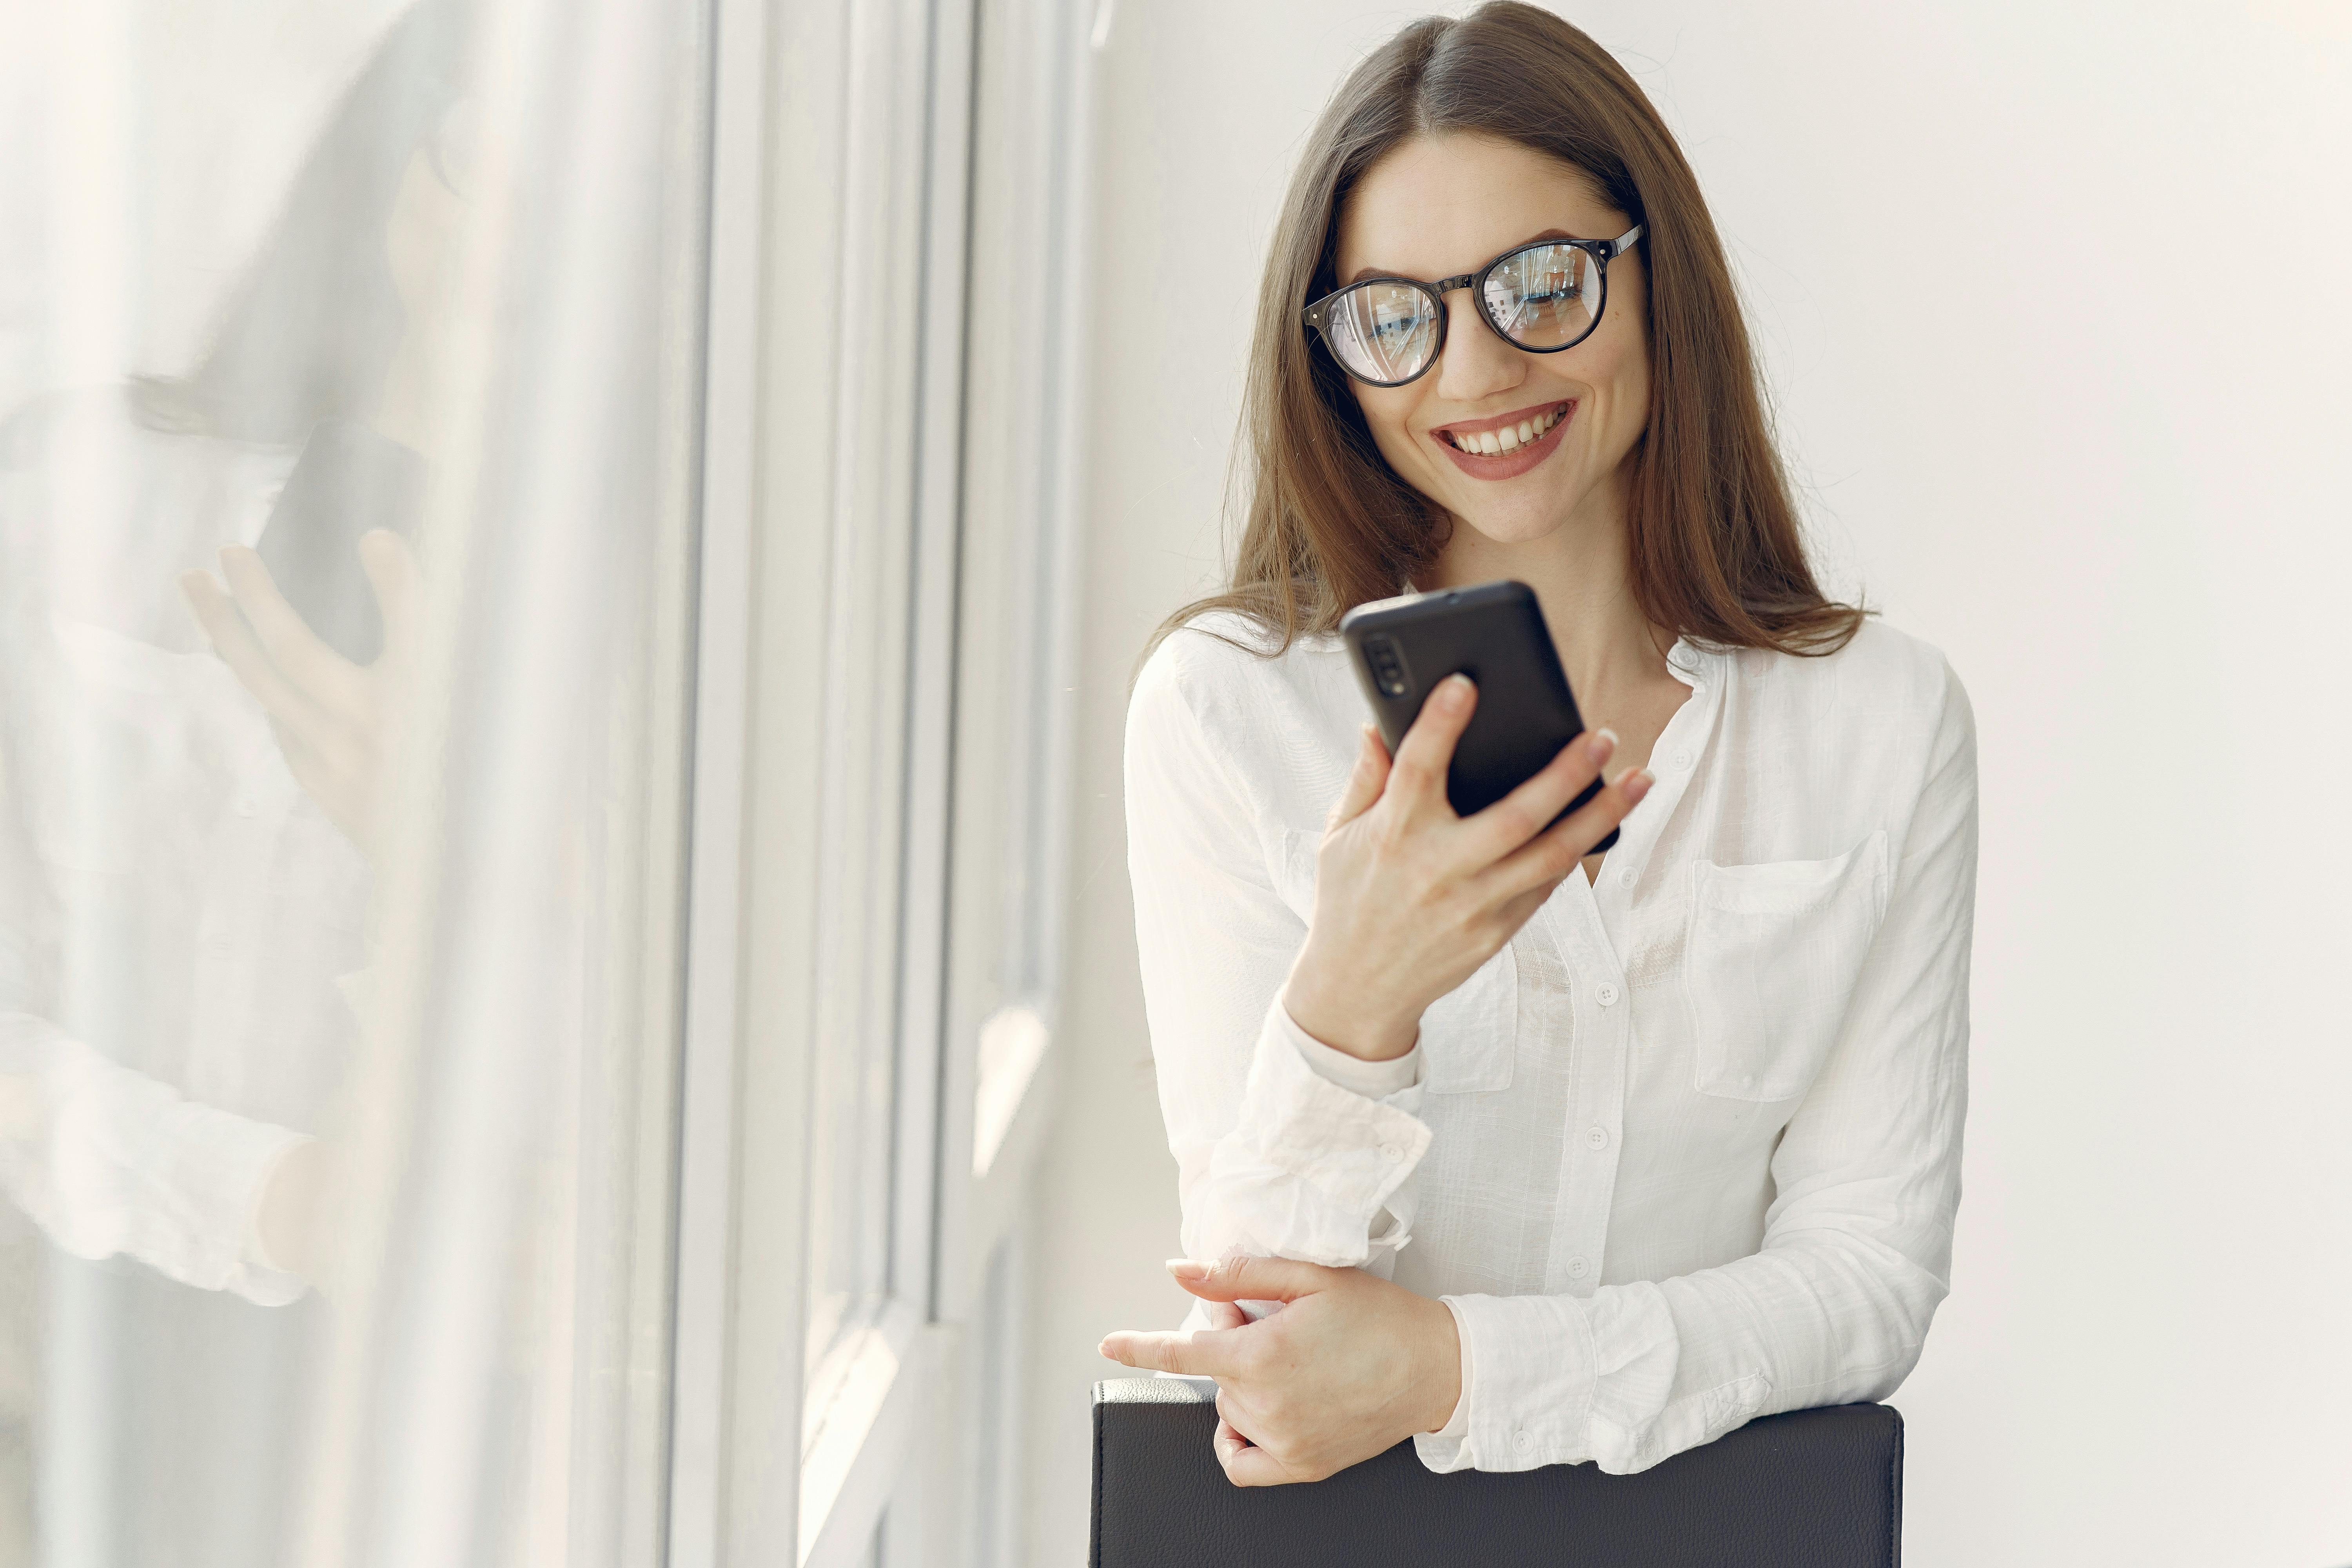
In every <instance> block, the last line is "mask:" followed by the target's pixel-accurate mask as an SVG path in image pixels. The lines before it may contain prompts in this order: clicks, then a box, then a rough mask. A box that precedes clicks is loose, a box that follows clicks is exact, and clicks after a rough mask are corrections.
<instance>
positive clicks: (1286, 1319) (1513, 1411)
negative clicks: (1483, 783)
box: [1104, 3, 1976, 1484]
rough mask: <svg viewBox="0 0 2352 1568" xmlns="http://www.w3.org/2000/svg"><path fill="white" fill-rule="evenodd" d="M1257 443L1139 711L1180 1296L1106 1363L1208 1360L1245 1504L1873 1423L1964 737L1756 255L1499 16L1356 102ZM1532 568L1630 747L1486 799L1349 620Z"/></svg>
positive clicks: (1962, 961)
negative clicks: (1789, 355) (1854, 559)
mask: <svg viewBox="0 0 2352 1568" xmlns="http://www.w3.org/2000/svg"><path fill="white" fill-rule="evenodd" d="M1431 279H1433V280H1434V281H1430V280H1431ZM1465 305H1466V306H1468V307H1469V309H1468V311H1467V313H1466V314H1465V311H1464V307H1465ZM1473 318H1475V320H1474V319H1473ZM1244 426H1245V428H1244V438H1245V440H1246V442H1247V445H1248V451H1249V455H1250V457H1251V458H1252V461H1253V478H1254V481H1255V482H1254V487H1253V490H1252V495H1251V501H1250V507H1249V513H1248V520H1247V526H1246V529H1245V531H1244V534H1243V537H1242V540H1241V547H1240V553H1239V557H1238V560H1237V561H1236V563H1235V565H1234V573H1233V577H1232V580H1231V583H1230V584H1229V587H1228V589H1227V591H1226V592H1225V593H1224V594H1223V595H1218V596H1217V597H1215V598H1213V599H1210V600H1207V601H1204V602H1202V603H1200V604H1196V605H1191V606H1188V607H1187V608H1186V609H1184V610H1181V611H1179V612H1178V613H1177V615H1176V616H1173V617H1171V620H1170V622H1169V623H1168V624H1167V625H1166V626H1163V627H1162V630H1161V635H1160V638H1159V639H1158V641H1157V645H1156V647H1155V649H1154V651H1153V652H1152V653H1151V655H1150V658H1149V660H1148V661H1147V663H1146V665H1145V667H1144V668H1143V670H1142V673H1141V675H1140V676H1139V679H1138V680H1137V683H1136V688H1135V692H1134V697H1133V701H1132V706H1131V708H1130V710H1129V721H1128V731H1127V757H1126V762H1127V801H1128V844H1129V869H1130V873H1131V876H1132V879H1133V882H1134V887H1135V895H1136V897H1135V907H1136V916H1137V943H1138V949H1139V956H1140V959H1141V963H1142V970H1143V981H1144V994H1145V1002H1146V1006H1147V1010H1148V1012H1149V1015H1150V1027H1151V1037H1152V1047H1153V1053H1154V1057H1155V1058H1156V1062H1157V1066H1158V1068H1159V1078H1160V1107H1161V1110H1162V1113H1163V1115H1164V1117H1165V1119H1166V1121H1167V1126H1168V1134H1169V1143H1170V1147H1171V1151H1172V1152H1173V1153H1174V1154H1175V1156H1176V1161H1177V1165H1178V1172H1179V1186H1180V1192H1181V1199H1182V1204H1183V1211H1184V1246H1185V1249H1186V1252H1187V1253H1188V1255H1189V1256H1188V1258H1187V1259H1183V1260H1179V1261H1177V1262H1175V1263H1172V1264H1171V1266H1170V1267H1171V1272H1173V1273H1174V1275H1175V1277H1176V1279H1178V1281H1179V1282H1180V1283H1181V1284H1182V1285H1183V1286H1184V1288H1185V1289H1187V1290H1189V1291H1190V1292H1191V1293H1192V1295H1193V1296H1194V1297H1195V1298H1197V1300H1198V1304H1197V1305H1196V1307H1195V1309H1194V1312H1193V1316H1192V1319H1191V1320H1190V1321H1189V1322H1188V1323H1187V1325H1186V1326H1185V1328H1184V1329H1183V1330H1181V1331H1178V1332H1175V1333H1135V1332H1123V1333H1118V1334H1113V1335H1112V1336H1110V1338H1109V1339H1108V1341H1106V1342H1105V1345H1104V1349H1105V1352H1106V1353H1108V1354H1109V1355H1111V1356H1112V1357H1114V1358H1115V1359H1118V1360H1120V1361H1123V1362H1126V1363H1128V1364H1130V1365H1134V1366H1139V1367H1148V1368H1152V1369H1155V1370H1162V1371H1172V1372H1182V1373H1200V1374H1205V1375H1208V1376H1212V1377H1214V1378H1215V1379H1216V1380H1217V1382H1218V1384H1219V1394H1218V1408H1219V1410H1220V1412H1221V1414H1222V1415H1223V1424H1222V1426H1221V1427H1220V1430H1219V1432H1218V1435H1217V1452H1218V1458H1219V1459H1220V1461H1221V1462H1222V1463H1223V1466H1224V1468H1225V1471H1226V1473H1227V1474H1228V1475H1229V1476H1230V1477H1232V1478H1233V1479H1234V1480H1235V1481H1236V1482H1239V1483H1242V1484H1272V1483H1277V1482H1283V1481H1297V1480H1312V1479H1318V1478H1321V1477H1323V1476H1327V1475H1329V1474H1330V1473H1332V1472H1333V1471H1335V1470H1337V1469H1339V1468H1343V1467H1345V1466H1348V1465H1350V1464H1353V1463H1356V1462H1357V1461H1359V1460H1361V1459H1364V1458H1369V1457H1370V1456H1371V1455H1373V1454H1376V1453H1379V1452H1381V1451H1382V1450H1384V1449H1386V1448H1388V1447H1391V1445H1393V1444H1396V1443H1398V1442H1400V1441H1402V1440H1403V1439H1405V1438H1407V1437H1411V1438H1412V1439H1413V1440H1414V1441H1415V1442H1416V1444H1417V1446H1418V1448H1419V1451H1420V1454H1421V1457H1422V1458H1423V1462H1424V1463H1426V1464H1428V1465H1429V1466H1430V1467H1431V1468H1436V1469H1444V1470H1451V1469H1464V1468H1480V1469H1528V1468H1535V1467H1538V1466H1541V1465H1547V1464H1557V1463H1570V1464H1573V1463H1581V1462H1587V1461H1591V1462H1597V1463H1598V1464H1599V1465H1600V1467H1601V1468H1603V1469H1606V1470H1612V1471H1628V1470H1638V1469H1643V1468H1648V1467H1649V1466H1651V1465H1654V1464H1656V1463H1657V1462H1658V1461H1660V1460H1661V1459H1664V1458H1666V1457H1668V1456H1669V1455H1672V1454H1674V1453H1676V1452H1678V1451H1681V1450H1683V1449H1685V1448H1689V1447H1695V1446H1696V1445H1698V1444H1702V1443H1706V1442H1709V1441H1712V1440H1713V1439H1714V1438H1716V1437H1717V1436H1721V1435H1723V1434H1724V1433H1726V1432H1727V1431H1729V1430H1731V1429H1732V1428H1734V1427H1737V1426H1740V1425H1742V1424H1743V1423H1745V1422H1747V1421H1748V1420H1749V1419H1750V1418H1752V1417H1754V1416H1757V1415H1763V1414H1766V1413H1769V1412H1772V1411H1779V1410H1787V1409H1793V1408H1798V1407H1801V1406H1805V1405H1824V1404H1839V1403H1844V1402H1848V1401H1855V1400H1868V1399H1875V1398H1878V1397H1881V1396H1883V1395H1884V1394H1886V1393H1888V1392H1889V1391H1891V1390H1892V1389H1893V1388H1894V1387H1895V1385H1896V1384H1899V1383H1900V1382H1901V1381H1902V1380H1903V1378H1904V1377H1905V1375H1906V1374H1907V1373H1908V1372H1909V1371H1910V1369H1911V1366H1912V1365H1913V1363H1915V1362H1916V1359H1917V1357H1918V1354H1919V1351H1920V1347H1921V1342H1922V1339H1923V1337H1924V1335H1925V1333H1926V1331H1927V1323H1928V1321H1929V1320H1930V1318H1931V1317H1932V1316H1933V1314H1934V1311H1935V1309H1936V1306H1937V1303H1938V1302H1939V1301H1940V1300H1942V1298H1943V1294H1944V1290H1945V1280H1946V1279H1947V1276H1948V1267H1949V1255H1950V1245H1951V1226H1952V1222H1953V1217H1954V1213H1955V1210H1956V1207H1957V1205H1958V1156H1959V1135H1960V1124H1961V1118H1962V1110H1963V1104H1964V1100H1965V1084H1966V1057H1967V1044H1968V994H1967V976H1968V965H1969V942H1970V935H1971V931H1970V926H1971V921H1972V910H1973V898H1974V888H1975V876H1976V773H1975V747H1974V734H1973V723H1972V720H1971V717H1970V714H1969V705H1968V700H1967V697H1966V696H1965V694H1964V693H1963V692H1962V691H1961V689H1960V687H1959V683H1958V680H1957V679H1955V678H1954V676H1953V675H1952V673H1951V670H1950V669H1949V668H1948V666H1947V665H1946V663H1945V661H1944V658H1943V657H1942V655H1941V654H1939V653H1937V651H1936V650H1935V649H1933V648H1931V647H1927V646H1926V645H1924V644H1921V643H1918V642H1916V641H1914V640H1913V639H1911V638H1909V637H1905V636H1903V635H1902V634H1901V633H1898V632H1895V631H1893V630H1891V629H1889V628H1888V627H1886V626H1884V625H1882V624H1874V623H1866V622H1865V621H1864V616H1863V613H1862V612H1861V611H1860V610H1859V609H1857V608H1855V607H1853V606H1851V605H1842V604H1837V603H1834V602H1832V601H1831V600H1830V599H1829V598H1828V597H1827V596H1826V595H1823V594H1822V591H1821V589H1820V588H1819V587H1818V586H1817V584H1816V583H1815V581H1814V578H1813V575H1812V572H1811V567H1810V566H1809V564H1808V563H1807V562H1806V559H1805V553H1804V549H1803V545H1802V542H1801V537H1800V534H1799V531H1798V528H1797V521H1796V512H1795V509H1794V507H1793V506H1792V504H1791V502H1790V498H1789V494H1788V490H1787V487H1786V485H1785V483H1784V481H1783V479H1782V476H1781V471H1780V461H1779V458H1778V457H1777V455H1776V453H1775V452H1774V450H1773V447H1772V445H1771V442H1770V440H1769V435H1768V431H1767V428H1766V424H1765V420H1764V416H1763V409H1762V401H1761V398H1760V395H1759V391H1758V388H1757V384H1756V376H1755V372H1754V368H1753V363H1752V361H1751V359H1750V356H1749V351H1748V340H1747V335H1746V329H1745V326H1744V325H1743V323H1742V321H1741V320H1740V317H1739V312H1738V303H1737V300H1736V297H1735V295H1734V293H1733V290H1732V287H1731V282H1730V277H1729V272H1728V269H1727V266H1726V264H1725V261H1724V257H1723V251H1722V247H1721V245H1720V243H1719V241H1718V240H1717V237H1716V234H1715V230H1714V227H1713V225H1712V224H1711V223H1710V221H1709V220H1708V217H1707V215H1706V207H1705V205H1704V203H1703V202H1702V200H1701V198H1700V196H1699V194H1698V189H1697V184H1696V180H1695V179H1694V178H1693V176H1692V174H1691V172H1690V169H1689V167H1688V165H1687V164H1686V163H1685V162H1684V161H1683V158H1682V156H1681V154H1680V153H1679V152H1678V151H1677V150H1676V148H1675V144H1674V142H1673V140H1672V138H1671V137H1670V136H1669V135H1668V133H1667V132H1666V130H1665V128H1664V125H1663V124H1662V123H1661V122H1660V121H1659V119H1658V117H1657V114H1656V111H1655V110H1654V109H1653V107H1652V106H1651V105H1650V103H1649V101H1648V100H1646V99H1645V98H1644V97H1643V95H1642V93H1641V91H1640V89H1638V88H1637V87H1636V86H1635V85H1634V84H1633V80H1632V79H1630V78H1629V77H1628V76H1627V75H1626V74H1625V73H1624V71H1623V70H1622V68H1620V67H1619V66H1618V65H1617V64H1616V62H1614V61H1613V60H1612V59H1611V58H1609V57H1608V56H1607V55H1606V54H1605V53H1603V52H1602V51H1601V49H1600V48H1599V47H1597V46H1596V45H1594V44H1593V43H1592V41H1591V39H1589V38H1587V37H1585V36H1584V35H1583V34H1581V33H1580V32H1578V31H1577V30H1576V29H1575V28H1573V27H1571V26H1569V25H1568V24H1566V23H1564V22H1562V21H1560V20H1559V18H1558V17H1556V16H1550V15H1549V14H1548V13H1546V12H1542V11H1538V10H1537V9H1535V8H1533V7H1531V6H1528V5H1516V4H1509V3H1497V4H1491V5H1485V6H1482V7H1480V8H1479V9H1478V10H1476V11H1475V12H1473V13H1472V14H1471V15H1470V16H1467V17H1465V18H1464V19H1462V20H1460V21H1451V20H1446V19H1442V18H1433V19H1430V20H1427V21H1423V22H1420V23H1416V24H1414V25H1413V26H1410V27H1407V28H1406V29H1405V30H1404V31H1403V32H1402V33H1401V34H1399V35H1398V36H1397V37H1394V38H1393V39H1391V41H1390V42H1389V43H1388V44H1387V45H1386V46H1384V47H1382V48H1381V49H1380V50H1379V51H1378V52H1376V53H1375V54H1374V55H1373V56H1372V57H1371V58H1370V59H1368V60H1366V61H1365V62H1364V63H1363V64H1362V65H1361V66H1360V67H1359V68H1357V70H1356V71H1355V73H1354V74H1353V75H1352V76H1351V77H1350V78H1349V80H1348V81H1347V83H1346V84H1345V85H1344V86H1343V87H1342V88H1341V89H1340V90H1339V94H1338V95H1337V97H1336V98H1335V99H1334V100H1333V101H1332V103H1331V105H1330V106H1329V108H1328V110H1326V112H1325V114H1324V117H1323V120H1322V121H1321V123H1320V124H1319V125H1318V129H1317V131H1316V133H1315V135H1314V136H1313V137H1312V139H1311V140H1310V142H1309V143H1308V146H1307V153H1306V154H1305V157H1304V158H1303V159H1302V161H1301V164H1300V168H1299V171H1298V174H1297V176H1296V178H1295V179H1294V181H1293V182H1292V184H1291V186H1290V190H1289V195H1288V197H1287V200H1286V206H1285V210H1284V214H1283V218H1282V222H1281V225H1280V226H1279V228H1278V230H1277V232H1276V237H1275V241H1274V247H1273V254H1272V256H1271V258H1270V259H1269V261H1268V264H1267V268H1266V272H1265V285H1264V289H1263V292H1262V294H1261V297H1260V300H1259V306H1258V312H1257V322H1256V342H1255V349H1254V352H1253V355H1252V373H1251V381H1250V386H1249V394H1248V405H1247V413H1246V415H1245V420H1244ZM1495 578H1512V579H1517V580H1518V581H1520V582H1522V583H1525V584H1528V587H1529V588H1531V589H1532V590H1533V591H1534V593H1535V595H1536V596H1537V598H1538V602H1539V603H1540V604H1541V605H1542V607H1543V610H1544V612H1545V619H1546V621H1547V623H1548V625H1549V629H1550V634H1551V637H1552V639H1553V641H1554V643H1555V644H1556V645H1557V651H1558V653H1559V663H1560V666H1561V668H1562V669H1563V670H1564V671H1565V672H1566V674H1567V676H1568V678H1569V684H1570V687H1572V688H1573V689H1574V691H1575V694H1576V700H1577V703H1578V705H1579V707H1580V710H1581V711H1582V712H1583V713H1584V714H1585V715H1586V717H1587V718H1589V719H1590V720H1591V721H1592V722H1593V723H1594V724H1595V725H1596V726H1599V727H1598V728H1596V729H1594V730H1593V731H1590V732H1588V733H1586V734H1584V735H1582V736H1580V737H1578V738H1577V739H1575V740H1573V741H1571V742H1570V743H1569V744H1568V745H1567V746H1566V747H1565V748H1563V749H1562V750H1561V752H1559V755H1558V756H1557V757H1556V758H1555V759H1554V760H1553V761H1552V762H1551V763H1549V764H1548V765H1547V766H1546V767H1544V768H1543V769H1542V770H1541V771H1540V772H1538V773H1536V774H1535V775H1534V776H1533V777H1532V778H1530V779H1528V781H1527V782H1526V783H1525V784H1521V785H1520V786H1519V787H1518V789H1517V790H1516V791H1515V792H1513V793H1512V794H1511V795H1508V796H1507V797H1505V798H1504V799H1503V800H1501V801H1499V802H1497V803H1496V805H1491V806H1489V807H1487V808H1486V809H1485V810H1482V811H1479V812H1476V813H1475V814H1474V815H1472V816H1466V817H1465V816H1457V815H1456V814H1455V813H1454V810H1453V809H1452V808H1451V806H1450V805H1448V804H1447V799H1446V787H1445V780H1446V774H1447V769H1448V766H1449V763H1450V761H1451V758H1452V753H1453V749H1454V742H1455V741H1456V740H1457V739H1458V738H1459V737H1460V736H1461V735H1462V734H1463V732H1464V731H1465V727H1466V726H1467V725H1468V723H1469V721H1470V718H1471V715H1472V713H1473V711H1474V710H1475V708H1476V706H1477V704H1478V701H1479V700H1480V697H1479V693H1478V691H1477V690H1476V689H1475V687H1474V686H1473V684H1472V683H1471V681H1470V680H1468V679H1464V678H1463V677H1462V676H1460V675H1458V674H1457V675H1454V676H1451V677H1449V678H1446V679H1437V678H1439V677H1441V676H1444V673H1445V672H1444V670H1442V669H1441V670H1427V671H1423V678H1424V679H1432V680H1436V684H1435V686H1434V687H1433V689H1431V690H1430V694H1429V697H1428V700H1427V701H1426V703H1425V704H1424V705H1423V707H1422V709H1421V710H1420V717H1419V718H1418V720H1417V721H1415V722H1414V724H1413V725H1412V729H1411V730H1410V731H1409V732H1407V733H1406V734H1405V735H1404V737H1403V739H1402V742H1401V744H1400V745H1399V746H1398V747H1397V750H1396V752H1395V754H1394V756H1393V757H1391V754H1390V752H1388V750H1387V748H1386V747H1385V746H1384V745H1383V744H1382V742H1381V741H1380V740H1379V738H1378V737H1377V736H1376V735H1374V734H1373V733H1372V732H1371V731H1370V730H1369V728H1367V727H1363V726H1361V725H1360V722H1359V721H1360V718H1361V711H1362V710H1361V708H1360V703H1359V702H1358V701H1357V700H1356V692H1355V690H1354V682H1353V680H1352V679H1351V672H1350V670H1349V665H1348V656H1347V653H1346V651H1345V649H1344V647H1342V646H1341V644H1340V642H1339V639H1338V638H1336V637H1333V636H1332V635H1331V633H1332V632H1333V631H1334V629H1335V628H1336V627H1337V626H1338V624H1339V619H1340V617H1341V616H1343V615H1345V614H1346V612H1347V611H1349V609H1351V608H1353V607H1354V606H1356V605H1361V604H1365V603H1368V602H1370V601H1371V600H1375V599H1381V598H1386V597H1388V596H1390V595H1394V594H1397V593H1399V592H1400V591H1405V592H1411V591H1413V590H1416V589H1420V590H1431V589H1451V588H1456V587H1461V586H1465V585H1468V584H1476V583H1481V582H1486V581H1488V580H1491V579H1495ZM1604 773H1605V774H1606V776H1607V779H1608V783H1607V787H1605V788H1601V789H1599V790H1597V791H1596V792H1595V793H1594V795H1593V796H1592V798H1591V801H1590V803H1589V804H1585V805H1580V806H1579V807H1578V808H1577V809H1576V810H1574V811H1566V810H1565V809H1564V808H1565V807H1566V806H1567V805H1568V804H1569V803H1570V801H1571V800H1574V799H1576V798H1578V796H1579V795H1580V793H1581V792H1583V791H1584V790H1585V789H1586V788H1587V787H1588V786H1589V785H1591V784H1593V783H1594V781H1595V780H1596V779H1598V778H1601V777H1602V776H1604ZM1621 825H1622V826H1621ZM1612 830H1616V831H1617V832H1618V833H1619V837H1617V838H1616V840H1615V841H1614V847H1611V848H1609V849H1608V851H1607V854H1606V857H1605V858H1606V863H1607V865H1606V875H1603V866H1602V862H1603V857H1602V855H1601V854H1600V853H1598V852H1597V850H1598V848H1599V847H1600V846H1601V845H1602V844H1604V843H1605V842H1608V841H1609V837H1610V835H1611V833H1612ZM1580 869H1581V871H1582V873H1583V874H1582V875H1579V874H1578V872H1579V870H1580ZM1408 1243H1411V1245H1410V1247H1408ZM1276 1308H1279V1310H1278V1311H1277V1310H1275V1309H1276Z"/></svg>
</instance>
